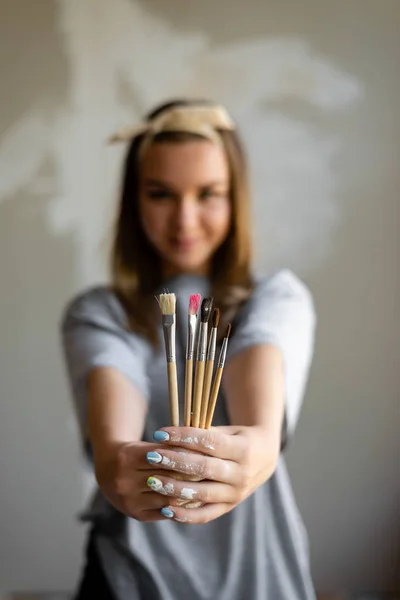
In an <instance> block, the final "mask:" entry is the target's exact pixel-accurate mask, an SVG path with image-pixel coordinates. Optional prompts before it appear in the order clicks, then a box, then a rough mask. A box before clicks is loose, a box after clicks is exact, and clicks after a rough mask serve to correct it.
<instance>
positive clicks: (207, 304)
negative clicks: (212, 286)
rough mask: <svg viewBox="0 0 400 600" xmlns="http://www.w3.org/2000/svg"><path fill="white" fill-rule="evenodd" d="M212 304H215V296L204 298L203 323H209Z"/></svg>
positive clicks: (202, 305) (202, 306) (202, 304)
mask: <svg viewBox="0 0 400 600" xmlns="http://www.w3.org/2000/svg"><path fill="white" fill-rule="evenodd" d="M212 305H213V298H204V299H203V302H202V303H201V310H200V313H201V322H202V323H208V320H209V318H210V314H211V309H212Z"/></svg>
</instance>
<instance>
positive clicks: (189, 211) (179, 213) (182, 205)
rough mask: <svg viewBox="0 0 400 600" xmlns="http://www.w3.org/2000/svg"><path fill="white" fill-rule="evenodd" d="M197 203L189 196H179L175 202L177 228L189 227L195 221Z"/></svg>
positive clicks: (194, 223)
mask: <svg viewBox="0 0 400 600" xmlns="http://www.w3.org/2000/svg"><path fill="white" fill-rule="evenodd" d="M197 208H198V207H197V203H196V202H195V200H194V199H193V198H191V197H185V198H181V199H180V201H179V202H178V203H177V208H176V213H175V218H176V225H177V227H179V229H185V230H188V229H191V228H193V226H195V225H196V223H197V218H198V210H197Z"/></svg>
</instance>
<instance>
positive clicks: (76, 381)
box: [61, 288, 149, 445]
mask: <svg viewBox="0 0 400 600" xmlns="http://www.w3.org/2000/svg"><path fill="white" fill-rule="evenodd" d="M61 336H62V347H63V351H64V357H65V363H66V368H67V374H68V376H69V382H70V387H71V390H72V394H73V399H74V402H75V407H76V412H77V417H78V421H79V425H80V430H81V435H82V440H83V442H84V444H85V445H86V444H87V439H86V434H85V432H86V382H87V377H88V375H89V373H90V371H91V370H92V369H94V368H95V367H113V368H114V369H117V370H118V371H119V372H121V373H122V374H123V375H124V376H125V377H126V378H127V379H129V381H131V383H132V384H133V385H134V386H135V388H136V389H137V390H138V391H139V392H140V393H141V394H142V396H143V398H145V399H148V396H149V380H148V375H147V368H146V365H147V364H148V362H147V361H148V356H149V344H148V343H147V342H146V341H145V340H144V339H143V338H141V337H140V336H138V335H135V334H132V333H130V332H129V331H128V330H127V327H126V316H125V313H124V311H123V309H122V306H121V305H120V303H119V302H118V300H117V298H116V297H115V296H114V295H113V294H112V293H111V292H109V291H108V290H106V289H102V288H99V289H94V290H90V291H89V292H86V293H85V294H82V295H80V296H78V297H77V298H75V299H74V300H73V301H72V302H70V304H69V305H68V306H67V308H66V310H65V311H64V314H63V318H62V323H61Z"/></svg>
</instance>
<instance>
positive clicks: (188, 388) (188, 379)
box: [184, 360, 193, 427]
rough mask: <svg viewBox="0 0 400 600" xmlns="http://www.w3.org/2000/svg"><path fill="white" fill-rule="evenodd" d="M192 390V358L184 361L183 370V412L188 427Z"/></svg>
mask: <svg viewBox="0 0 400 600" xmlns="http://www.w3.org/2000/svg"><path fill="white" fill-rule="evenodd" d="M192 391H193V360H187V361H186V371H185V412H184V425H185V427H190V418H191V413H192Z"/></svg>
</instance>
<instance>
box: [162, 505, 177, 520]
mask: <svg viewBox="0 0 400 600" xmlns="http://www.w3.org/2000/svg"><path fill="white" fill-rule="evenodd" d="M161 514H162V515H163V516H164V517H168V519H172V518H173V517H174V516H175V513H174V511H173V510H172V509H171V508H168V507H167V506H166V507H164V508H162V509H161Z"/></svg>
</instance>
